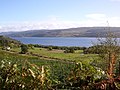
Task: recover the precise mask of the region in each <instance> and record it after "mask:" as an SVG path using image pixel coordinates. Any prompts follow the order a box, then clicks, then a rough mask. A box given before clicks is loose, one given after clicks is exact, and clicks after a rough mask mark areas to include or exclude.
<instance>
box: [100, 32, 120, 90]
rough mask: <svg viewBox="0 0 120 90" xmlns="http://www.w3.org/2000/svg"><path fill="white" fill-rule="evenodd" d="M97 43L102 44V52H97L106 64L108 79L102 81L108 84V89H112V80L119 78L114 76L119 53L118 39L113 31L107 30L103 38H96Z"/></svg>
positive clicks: (113, 86)
mask: <svg viewBox="0 0 120 90" xmlns="http://www.w3.org/2000/svg"><path fill="white" fill-rule="evenodd" d="M98 45H101V46H102V48H101V51H102V53H99V56H100V57H101V58H102V59H103V60H104V63H105V64H106V74H107V77H108V80H105V81H104V82H105V83H107V84H109V90H114V89H115V84H114V82H116V79H118V80H119V78H115V77H117V76H115V72H114V71H115V66H116V62H117V61H118V58H119V57H118V56H119V54H120V46H119V41H118V39H117V38H116V36H115V35H114V34H113V33H111V32H108V33H107V34H106V37H105V38H104V39H102V38H99V39H98ZM102 83H103V82H102Z"/></svg>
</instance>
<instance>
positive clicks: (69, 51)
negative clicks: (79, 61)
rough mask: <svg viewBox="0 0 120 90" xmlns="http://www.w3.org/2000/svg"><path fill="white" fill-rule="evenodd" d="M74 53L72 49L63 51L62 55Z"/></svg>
mask: <svg viewBox="0 0 120 90" xmlns="http://www.w3.org/2000/svg"><path fill="white" fill-rule="evenodd" d="M74 52H75V50H74V49H73V48H70V49H66V50H65V51H64V53H74Z"/></svg>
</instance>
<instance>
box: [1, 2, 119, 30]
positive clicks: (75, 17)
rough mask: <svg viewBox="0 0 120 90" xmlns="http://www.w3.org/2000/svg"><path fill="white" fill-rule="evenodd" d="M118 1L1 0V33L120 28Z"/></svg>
mask: <svg viewBox="0 0 120 90" xmlns="http://www.w3.org/2000/svg"><path fill="white" fill-rule="evenodd" d="M119 10H120V0H0V32H1V31H19V30H28V29H56V28H71V27H83V26H90V27H93V26H107V25H108V23H107V21H108V22H109V25H110V26H117V27H119V26H120V11H119Z"/></svg>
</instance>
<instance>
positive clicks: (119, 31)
mask: <svg viewBox="0 0 120 90" xmlns="http://www.w3.org/2000/svg"><path fill="white" fill-rule="evenodd" d="M109 29H110V30H109ZM108 31H111V32H113V33H115V34H116V35H117V37H120V27H80V28H70V29H54V30H28V31H23V32H11V33H8V32H7V33H4V34H3V33H2V34H3V35H6V36H10V37H97V36H100V37H104V36H105V34H106V33H107V32H108Z"/></svg>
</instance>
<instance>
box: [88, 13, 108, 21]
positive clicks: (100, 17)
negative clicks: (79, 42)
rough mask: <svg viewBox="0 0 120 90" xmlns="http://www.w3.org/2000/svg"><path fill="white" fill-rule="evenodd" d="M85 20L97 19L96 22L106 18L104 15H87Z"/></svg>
mask: <svg viewBox="0 0 120 90" xmlns="http://www.w3.org/2000/svg"><path fill="white" fill-rule="evenodd" d="M86 17H87V18H91V19H95V20H96V19H97V20H100V19H103V18H106V15H105V14H87V15H86Z"/></svg>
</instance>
